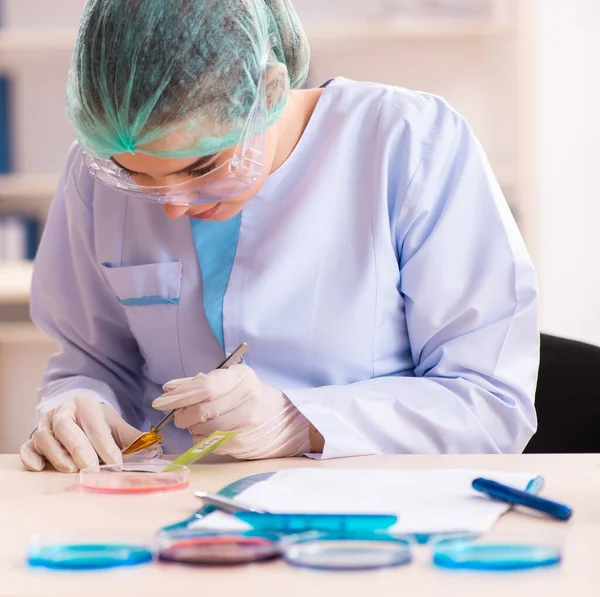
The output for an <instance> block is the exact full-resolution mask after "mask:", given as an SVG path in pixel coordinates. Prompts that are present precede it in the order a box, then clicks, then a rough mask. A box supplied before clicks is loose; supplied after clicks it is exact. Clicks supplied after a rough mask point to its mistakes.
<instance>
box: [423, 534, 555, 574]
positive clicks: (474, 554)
mask: <svg viewBox="0 0 600 597" xmlns="http://www.w3.org/2000/svg"><path fill="white" fill-rule="evenodd" d="M561 561H562V550H561V548H560V546H559V545H558V544H555V543H552V542H548V541H546V542H541V541H539V539H537V538H532V537H528V538H527V537H521V536H514V537H511V536H510V535H508V536H502V535H501V536H498V537H494V536H492V537H489V538H487V537H480V538H477V539H467V538H464V539H456V540H442V541H440V542H439V543H437V544H436V545H434V547H433V564H434V565H435V566H438V567H439V568H446V569H452V570H488V571H511V570H529V569H532V568H541V567H547V566H557V565H558V564H560V563H561Z"/></svg>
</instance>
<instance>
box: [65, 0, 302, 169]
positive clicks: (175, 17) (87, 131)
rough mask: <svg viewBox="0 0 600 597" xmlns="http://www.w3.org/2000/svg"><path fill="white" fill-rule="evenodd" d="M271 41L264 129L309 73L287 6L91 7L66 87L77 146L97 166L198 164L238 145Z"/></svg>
mask: <svg viewBox="0 0 600 597" xmlns="http://www.w3.org/2000/svg"><path fill="white" fill-rule="evenodd" d="M270 35H274V36H275V39H276V40H277V41H278V43H277V44H276V45H275V47H274V48H273V50H272V51H271V53H270V56H269V59H268V63H267V64H268V67H269V73H273V72H274V73H278V74H277V76H272V77H268V81H269V83H268V97H269V102H268V104H269V118H268V122H267V124H271V123H273V122H275V121H276V120H277V118H278V117H279V116H280V114H281V112H282V110H283V108H284V106H285V103H286V100H287V93H288V90H289V89H290V88H297V87H300V86H301V85H302V84H303V83H304V81H305V80H306V77H307V73H308V62H309V54H310V52H309V47H308V42H307V40H306V37H305V34H304V31H303V29H302V26H301V25H300V22H299V20H298V16H297V15H296V12H295V10H294V8H293V6H292V4H291V1H290V0H88V1H87V2H86V5H85V8H84V13H83V16H82V18H81V22H80V25H79V33H78V38H77V44H76V47H75V52H74V54H73V61H72V66H71V71H70V73H69V82H68V89H67V115H68V117H69V120H70V121H71V123H72V124H73V127H74V129H75V132H76V136H77V138H78V139H79V142H80V143H81V145H82V147H83V148H84V149H85V150H86V151H87V152H88V153H89V154H90V155H92V156H94V157H97V158H103V159H108V158H109V157H111V156H113V155H115V154H119V153H124V152H131V153H134V152H136V151H142V152H144V153H148V154H151V155H155V156H159V157H171V158H184V157H195V156H197V157H202V156H204V155H210V154H213V153H216V152H218V151H221V150H222V149H225V148H227V147H231V146H234V145H235V144H236V143H237V142H238V140H239V138H240V136H241V133H242V128H243V126H244V123H245V120H246V117H247V115H248V113H249V112H250V108H251V106H252V104H253V102H254V99H255V97H256V94H257V84H258V82H259V79H260V74H261V61H262V60H263V57H264V52H265V47H267V46H266V44H267V40H268V38H269V36H270ZM271 67H277V68H275V69H272V68H271ZM171 133H174V134H173V135H171ZM167 135H169V137H168V138H167ZM142 146H145V147H142Z"/></svg>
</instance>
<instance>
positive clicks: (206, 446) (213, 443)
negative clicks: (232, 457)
mask: <svg viewBox="0 0 600 597" xmlns="http://www.w3.org/2000/svg"><path fill="white" fill-rule="evenodd" d="M237 434H238V431H215V432H214V433H212V434H211V435H209V436H208V437H207V438H205V439H203V440H202V441H201V442H200V443H199V444H196V445H195V446H194V447H193V448H190V449H189V450H188V451H187V452H184V453H183V454H182V455H181V456H178V457H177V458H176V459H175V460H173V464H183V465H184V466H189V465H190V464H194V463H195V462H198V460H200V459H202V458H204V457H205V456H208V455H209V454H210V453H212V452H214V451H215V450H216V449H217V448H218V447H219V446H222V445H223V444H224V443H225V442H228V441H229V440H230V439H231V438H232V437H235V436H236V435H237ZM169 468H170V466H167V468H165V471H168V470H169Z"/></svg>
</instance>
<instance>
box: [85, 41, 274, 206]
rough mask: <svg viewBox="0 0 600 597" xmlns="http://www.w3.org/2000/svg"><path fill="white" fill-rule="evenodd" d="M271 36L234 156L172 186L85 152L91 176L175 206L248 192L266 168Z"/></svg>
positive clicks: (115, 186) (139, 195)
mask: <svg viewBox="0 0 600 597" xmlns="http://www.w3.org/2000/svg"><path fill="white" fill-rule="evenodd" d="M275 41H276V39H275V37H274V36H270V37H269V40H268V42H267V45H266V47H265V53H264V56H263V64H262V69H261V74H260V79H259V82H258V85H257V95H256V98H255V100H254V103H253V105H252V108H251V109H250V113H249V115H248V118H247V120H246V124H245V125H244V129H243V131H242V136H241V138H240V141H239V143H238V145H237V146H236V148H235V150H234V152H233V156H232V157H231V158H229V159H228V160H227V161H225V162H223V163H221V164H219V165H218V166H217V167H216V168H214V169H213V170H211V171H210V172H208V173H207V174H204V175H202V176H199V177H196V178H193V179H189V180H185V181H183V182H178V183H174V184H171V185H161V186H156V185H142V184H139V183H138V182H136V181H135V180H134V179H133V178H132V177H131V175H130V174H129V173H128V172H127V171H125V170H123V169H122V168H120V167H119V166H118V165H117V164H115V163H114V162H113V161H112V160H103V159H98V158H94V157H92V156H90V155H89V154H87V153H85V152H84V155H83V160H84V163H85V165H86V166H87V167H88V169H89V171H90V173H91V175H92V176H93V177H94V178H95V179H96V180H98V181H100V182H102V183H103V184H105V185H107V186H109V187H111V188H114V189H118V190H120V191H123V192H125V193H127V194H128V195H131V196H133V197H138V198H140V199H146V200H148V201H153V202H155V203H164V204H174V205H197V204H202V203H214V202H215V201H221V200H224V199H230V198H232V197H235V196H237V195H240V194H241V193H243V192H244V191H246V190H247V189H248V188H249V187H250V186H252V184H254V182H256V180H257V179H258V178H259V177H260V176H261V174H262V171H263V167H264V152H265V134H266V122H267V116H268V110H267V86H266V74H267V62H268V58H269V55H270V53H271V50H272V48H273V46H274V44H275Z"/></svg>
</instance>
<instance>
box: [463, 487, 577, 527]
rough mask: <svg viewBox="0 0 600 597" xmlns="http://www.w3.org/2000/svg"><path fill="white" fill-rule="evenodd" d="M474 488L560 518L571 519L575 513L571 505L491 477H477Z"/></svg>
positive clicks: (491, 495)
mask: <svg viewBox="0 0 600 597" xmlns="http://www.w3.org/2000/svg"><path fill="white" fill-rule="evenodd" d="M473 489H475V490H476V491H481V492H482V493H486V494H487V495H489V496H490V497H492V498H494V499H496V500H500V501H502V502H508V503H509V504H515V505H518V506H525V507H527V508H531V509H533V510H537V511H539V512H544V513H545V514H548V515H550V516H552V517H553V518H558V519H559V520H569V518H571V514H573V510H572V509H571V508H570V507H569V506H566V505H564V504H559V503H557V502H553V501H551V500H547V499H545V498H542V497H539V496H537V495H534V494H533V493H530V492H527V491H521V490H520V489H515V488H514V487H509V486H508V485H503V484H502V483H498V482H497V481H491V480H490V479H481V478H480V479H475V480H474V481H473Z"/></svg>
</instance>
